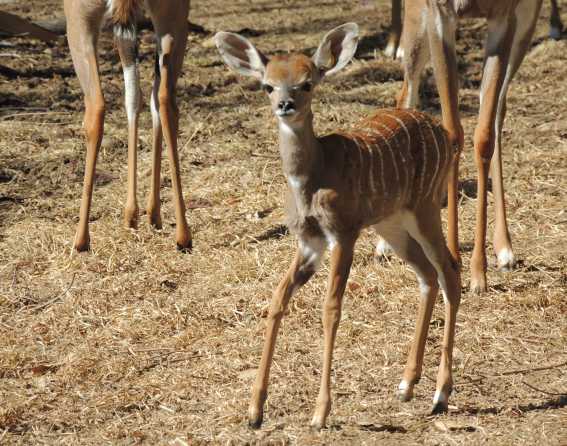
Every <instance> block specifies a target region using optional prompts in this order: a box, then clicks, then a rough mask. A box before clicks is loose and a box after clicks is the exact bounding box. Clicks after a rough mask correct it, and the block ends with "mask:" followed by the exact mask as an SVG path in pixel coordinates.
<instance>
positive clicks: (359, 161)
mask: <svg viewBox="0 0 567 446" xmlns="http://www.w3.org/2000/svg"><path fill="white" fill-rule="evenodd" d="M353 141H354V145H355V146H356V148H357V149H358V166H359V168H358V193H359V194H361V195H362V165H363V164H364V160H363V159H362V147H360V144H359V143H358V139H356V138H353Z"/></svg>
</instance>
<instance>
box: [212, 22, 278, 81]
mask: <svg viewBox="0 0 567 446" xmlns="http://www.w3.org/2000/svg"><path fill="white" fill-rule="evenodd" d="M214 39H215V43H216V45H217V48H218V50H219V53H220V55H221V56H222V58H223V60H224V61H225V63H226V64H227V65H228V66H229V67H230V68H231V69H233V70H234V71H236V72H237V73H240V74H242V75H244V76H252V77H255V78H256V79H258V80H262V79H263V77H264V71H265V70H266V64H267V62H268V59H267V58H266V56H264V55H263V54H262V53H261V52H260V51H258V50H257V49H256V48H255V47H254V45H252V44H251V43H250V41H248V39H245V38H244V37H242V36H239V35H238V34H234V33H226V32H222V31H221V32H218V33H216V34H215V38H214Z"/></svg>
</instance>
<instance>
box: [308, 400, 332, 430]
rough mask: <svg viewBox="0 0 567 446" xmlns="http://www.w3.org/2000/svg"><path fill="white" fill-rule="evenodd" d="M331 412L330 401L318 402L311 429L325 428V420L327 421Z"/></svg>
mask: <svg viewBox="0 0 567 446" xmlns="http://www.w3.org/2000/svg"><path fill="white" fill-rule="evenodd" d="M329 412H331V403H330V402H322V403H317V407H316V409H315V414H314V415H313V418H312V419H311V429H313V430H314V431H320V430H321V429H323V428H324V427H325V421H327V416H328V415H329Z"/></svg>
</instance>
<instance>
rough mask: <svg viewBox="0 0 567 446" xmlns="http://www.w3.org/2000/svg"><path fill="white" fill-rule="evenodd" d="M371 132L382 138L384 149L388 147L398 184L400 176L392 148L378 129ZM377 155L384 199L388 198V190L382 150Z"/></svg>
mask: <svg viewBox="0 0 567 446" xmlns="http://www.w3.org/2000/svg"><path fill="white" fill-rule="evenodd" d="M373 130H374V133H373V134H374V135H376V136H379V137H380V138H382V140H383V141H384V143H385V144H386V147H388V150H389V151H390V154H391V155H392V160H393V162H394V170H395V172H396V177H397V178H398V182H399V181H400V175H399V173H398V170H397V167H396V161H395V159H394V153H393V152H392V148H391V147H390V143H389V142H388V139H387V138H386V137H385V136H384V135H382V133H380V132H379V131H378V129H373ZM378 153H379V154H380V173H381V178H382V190H383V191H384V197H388V190H387V188H386V178H385V177H384V164H385V161H384V158H383V157H382V150H379V151H378Z"/></svg>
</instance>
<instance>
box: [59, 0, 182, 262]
mask: <svg viewBox="0 0 567 446" xmlns="http://www.w3.org/2000/svg"><path fill="white" fill-rule="evenodd" d="M142 3H144V4H145V7H146V9H147V11H148V13H149V15H150V18H151V20H152V22H153V25H154V29H155V32H156V43H157V51H156V66H155V78H154V84H153V90H152V97H151V111H152V126H153V163H152V182H151V188H150V196H149V199H148V205H147V213H148V218H149V221H150V224H152V225H153V226H154V227H156V228H161V224H162V223H161V215H160V196H159V188H160V168H161V150H162V140H163V138H164V137H165V142H166V144H167V148H168V154H169V160H170V165H171V173H172V175H171V176H172V186H173V192H174V199H175V215H176V241H177V246H178V248H179V249H181V250H186V249H190V248H191V232H190V230H189V226H188V225H187V220H186V219H185V205H184V202H183V194H182V190H181V180H180V173H179V158H178V154H177V130H178V110H177V105H176V101H175V89H176V84H177V79H178V77H179V74H180V71H181V65H182V64H183V56H184V53H185V47H186V44H187V15H188V13H189V1H188V0H65V2H64V6H65V16H66V18H67V38H68V41H69V48H70V49H71V56H72V59H73V65H74V67H75V71H76V73H77V76H78V78H79V82H80V84H81V88H82V89H83V93H84V96H85V118H84V123H83V125H84V128H85V133H86V144H87V162H86V168H85V178H84V184H83V196H82V200H81V210H80V218H79V226H78V229H77V233H76V235H75V249H77V251H85V250H88V249H89V242H90V237H89V226H88V225H89V213H90V207H91V201H92V193H93V183H94V175H95V167H96V160H97V155H98V151H99V148H100V144H101V141H102V134H103V127H104V110H105V105H104V98H103V94H102V88H101V83H100V78H99V72H98V57H97V49H96V48H97V41H98V35H99V31H100V27H101V24H102V22H103V20H104V19H105V16H107V15H110V16H111V17H112V21H113V22H114V35H115V41H116V45H117V47H118V52H119V55H120V60H121V62H122V66H123V72H124V83H125V104H126V115H127V120H128V196H127V200H126V209H125V213H124V223H125V225H126V226H127V227H129V228H136V227H137V221H138V203H137V198H136V164H137V154H136V149H137V144H138V115H139V112H140V106H141V94H140V86H139V75H138V67H137V64H138V61H137V41H136V17H137V15H138V14H139V12H140V11H139V10H140V8H141V7H142Z"/></svg>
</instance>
